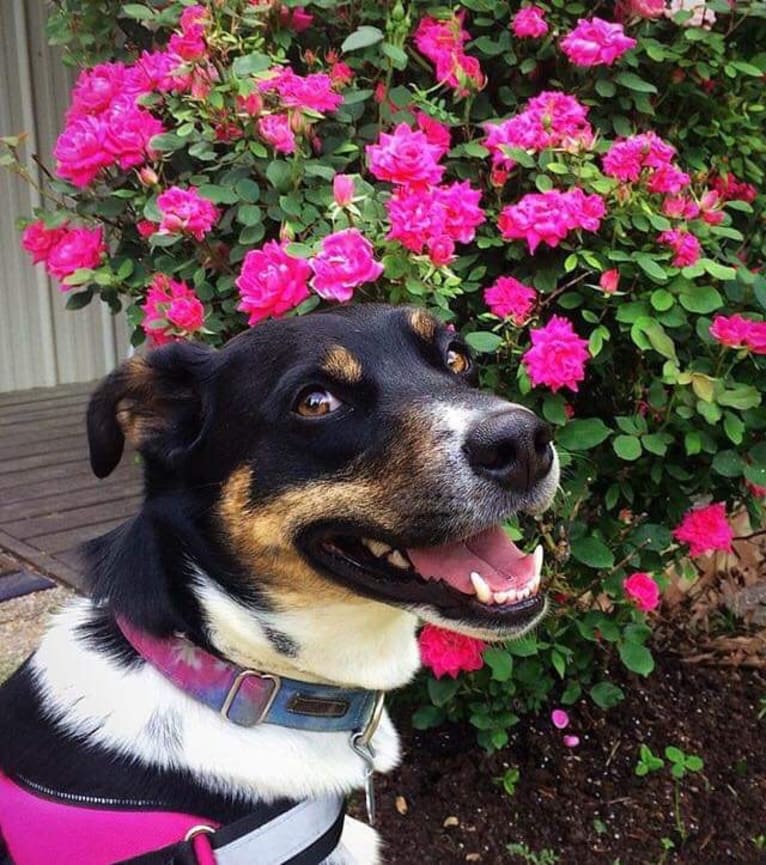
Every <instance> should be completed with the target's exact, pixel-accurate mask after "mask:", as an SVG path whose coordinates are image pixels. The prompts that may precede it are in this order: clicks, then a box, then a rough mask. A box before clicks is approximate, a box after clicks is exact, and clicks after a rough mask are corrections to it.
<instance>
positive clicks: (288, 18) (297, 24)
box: [279, 6, 314, 33]
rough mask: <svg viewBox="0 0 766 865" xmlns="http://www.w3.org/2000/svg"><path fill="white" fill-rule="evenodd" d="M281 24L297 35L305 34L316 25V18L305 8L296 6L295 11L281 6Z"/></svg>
mask: <svg viewBox="0 0 766 865" xmlns="http://www.w3.org/2000/svg"><path fill="white" fill-rule="evenodd" d="M279 23H280V24H281V25H282V26H283V27H286V28H287V29H288V30H292V31H293V32H295V33H303V31H304V30H308V29H309V27H311V25H312V24H313V23H314V16H313V15H312V14H311V13H310V12H307V11H306V10H305V9H304V8H303V6H296V7H295V8H294V9H290V8H288V7H287V6H280V7H279Z"/></svg>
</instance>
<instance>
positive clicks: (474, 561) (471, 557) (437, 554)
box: [407, 526, 534, 595]
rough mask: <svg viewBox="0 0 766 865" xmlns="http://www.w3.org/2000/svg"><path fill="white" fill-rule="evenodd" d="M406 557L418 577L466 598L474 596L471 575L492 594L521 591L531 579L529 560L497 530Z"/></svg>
mask: <svg viewBox="0 0 766 865" xmlns="http://www.w3.org/2000/svg"><path fill="white" fill-rule="evenodd" d="M407 555H408V556H409V557H410V560H411V562H412V564H413V565H415V568H416V569H417V571H418V573H419V574H420V575H421V576H422V577H425V578H426V579H429V580H442V581H444V582H445V583H449V585H451V586H453V587H454V588H456V589H458V590H459V591H461V592H465V593H466V594H469V595H471V594H473V593H474V590H473V586H472V585H471V578H470V574H471V571H476V572H477V573H479V574H481V576H482V577H483V578H484V580H485V582H486V583H487V584H488V585H489V587H490V588H491V589H492V590H493V591H495V592H506V591H508V590H509V589H523V588H524V587H525V586H526V584H527V583H528V582H530V580H532V578H533V577H534V562H533V561H532V556H528V555H525V554H524V553H522V552H521V550H520V549H519V548H518V547H517V546H516V544H514V543H513V541H512V540H511V539H510V538H509V537H508V535H507V534H506V533H505V532H504V531H503V529H502V528H500V526H495V528H493V529H487V530H486V531H484V532H481V534H478V535H474V536H473V537H471V538H467V539H466V540H464V541H459V542H458V543H455V544H444V546H441V547H420V548H417V549H408V550H407Z"/></svg>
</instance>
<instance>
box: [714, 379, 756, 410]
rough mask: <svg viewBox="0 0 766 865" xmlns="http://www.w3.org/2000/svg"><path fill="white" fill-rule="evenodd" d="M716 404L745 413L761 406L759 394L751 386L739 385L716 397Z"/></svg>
mask: <svg viewBox="0 0 766 865" xmlns="http://www.w3.org/2000/svg"><path fill="white" fill-rule="evenodd" d="M716 402H717V403H718V404H719V405H725V406H728V407H729V408H738V409H740V410H741V411H745V410H746V409H749V408H755V407H756V406H758V405H760V404H761V393H760V391H758V390H756V389H755V388H754V387H753V386H752V385H749V384H740V385H737V386H736V387H733V388H730V389H728V390H725V391H723V393H719V394H717V395H716Z"/></svg>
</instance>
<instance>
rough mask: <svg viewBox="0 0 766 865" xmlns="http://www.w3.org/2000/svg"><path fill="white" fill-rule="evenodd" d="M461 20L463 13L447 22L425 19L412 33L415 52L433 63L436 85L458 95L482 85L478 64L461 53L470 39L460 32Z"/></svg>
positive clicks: (467, 34)
mask: <svg viewBox="0 0 766 865" xmlns="http://www.w3.org/2000/svg"><path fill="white" fill-rule="evenodd" d="M463 19H464V13H462V12H461V13H459V14H457V15H454V16H453V17H452V18H450V19H446V20H438V19H436V18H431V17H430V16H426V17H424V18H422V19H421V20H420V23H419V24H418V28H417V30H416V31H415V45H416V47H417V49H418V51H420V53H421V54H423V55H424V56H425V57H427V58H428V59H429V60H430V61H431V62H432V63H433V64H434V66H435V67H436V77H437V79H438V80H439V82H440V83H441V84H445V85H446V86H447V87H451V88H453V89H454V90H456V91H457V93H458V95H459V96H465V95H466V94H467V93H468V92H470V91H471V90H478V89H480V88H481V87H483V86H484V75H483V74H482V71H481V67H480V66H479V61H478V60H477V59H476V58H475V57H469V56H468V55H467V54H466V53H465V52H464V50H463V45H464V44H465V43H466V42H467V41H468V40H469V39H470V38H471V36H470V34H469V33H468V32H466V31H465V30H464V29H463Z"/></svg>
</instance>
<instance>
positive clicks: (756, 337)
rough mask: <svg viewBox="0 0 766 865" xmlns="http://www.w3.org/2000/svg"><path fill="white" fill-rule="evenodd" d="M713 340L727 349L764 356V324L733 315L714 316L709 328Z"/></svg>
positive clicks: (765, 333) (765, 345)
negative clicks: (743, 349) (741, 349)
mask: <svg viewBox="0 0 766 865" xmlns="http://www.w3.org/2000/svg"><path fill="white" fill-rule="evenodd" d="M710 335H711V336H712V337H713V339H715V340H717V341H718V342H720V343H721V345H726V346H728V347H729V348H747V349H749V350H750V351H752V352H753V354H766V322H764V321H752V320H750V319H749V318H744V317H743V316H741V315H739V313H735V314H734V315H732V316H728V317H727V316H725V315H716V316H715V318H714V319H713V324H712V325H711V326H710Z"/></svg>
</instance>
